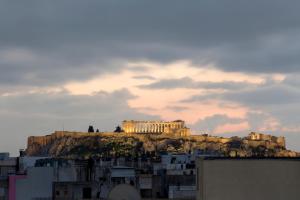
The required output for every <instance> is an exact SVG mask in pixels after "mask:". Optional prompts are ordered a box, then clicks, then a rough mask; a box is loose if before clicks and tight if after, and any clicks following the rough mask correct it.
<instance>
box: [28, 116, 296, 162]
mask: <svg viewBox="0 0 300 200" xmlns="http://www.w3.org/2000/svg"><path fill="white" fill-rule="evenodd" d="M193 150H201V151H203V153H204V154H214V155H219V156H231V157H236V156H238V157H252V156H259V157H296V156H299V155H300V154H299V153H297V152H294V151H290V150H286V145H285V138H284V137H275V136H271V135H266V134H261V133H254V132H252V133H250V134H249V135H248V136H246V137H243V138H241V137H231V138H224V137H216V136H209V135H207V134H202V135H191V133H190V129H189V128H187V127H186V126H185V123H184V121H181V120H177V121H172V122H164V121H133V120H131V121H123V123H122V127H120V130H119V131H116V132H69V131H55V132H54V133H52V134H51V135H46V136H30V137H29V138H28V145H27V150H26V153H27V155H31V156H54V157H69V158H78V157H89V156H101V157H103V156H104V157H105V156H107V157H109V156H122V155H123V156H138V155H140V154H143V153H147V152H148V153H152V154H153V155H154V154H156V153H159V152H177V153H183V152H190V151H193Z"/></svg>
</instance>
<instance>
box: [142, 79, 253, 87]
mask: <svg viewBox="0 0 300 200" xmlns="http://www.w3.org/2000/svg"><path fill="white" fill-rule="evenodd" d="M251 86H252V87H253V84H249V83H246V82H233V81H224V82H208V81H207V82H206V81H194V80H193V79H191V78H189V77H184V78H180V79H164V80H159V81H157V82H154V83H151V84H148V85H140V86H139V87H140V88H143V89H175V88H196V89H197V88H198V89H200V88H203V89H225V90H239V89H243V88H246V87H251Z"/></svg>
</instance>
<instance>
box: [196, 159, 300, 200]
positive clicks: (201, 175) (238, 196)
mask: <svg viewBox="0 0 300 200" xmlns="http://www.w3.org/2000/svg"><path fill="white" fill-rule="evenodd" d="M299 198H300V160H296V159H199V160H198V161H197V200H299Z"/></svg>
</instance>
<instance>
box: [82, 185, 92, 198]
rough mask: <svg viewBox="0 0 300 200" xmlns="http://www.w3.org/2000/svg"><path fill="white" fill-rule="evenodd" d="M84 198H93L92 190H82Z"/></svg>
mask: <svg viewBox="0 0 300 200" xmlns="http://www.w3.org/2000/svg"><path fill="white" fill-rule="evenodd" d="M82 198H83V199H91V198H92V188H90V187H88V188H83V189H82Z"/></svg>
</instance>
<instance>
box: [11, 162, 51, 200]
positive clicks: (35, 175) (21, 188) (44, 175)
mask: <svg viewBox="0 0 300 200" xmlns="http://www.w3.org/2000/svg"><path fill="white" fill-rule="evenodd" d="M53 173H54V172H53V168H52V167H34V168H28V171H27V177H26V178H25V179H19V180H17V181H16V200H32V199H38V198H43V199H45V200H46V199H49V200H51V199H52V181H53V177H54V175H53Z"/></svg>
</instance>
